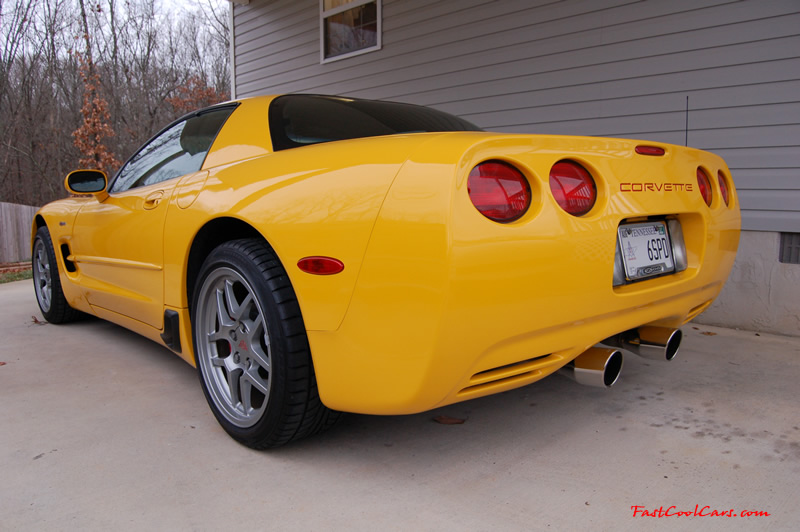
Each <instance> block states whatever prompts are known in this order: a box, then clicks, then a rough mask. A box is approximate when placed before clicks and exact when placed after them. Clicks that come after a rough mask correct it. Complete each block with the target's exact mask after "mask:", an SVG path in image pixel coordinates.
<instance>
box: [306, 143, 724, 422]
mask: <svg viewBox="0 0 800 532" xmlns="http://www.w3.org/2000/svg"><path fill="white" fill-rule="evenodd" d="M456 154H458V156H457V157H456V156H455V155H456ZM443 161H455V162H453V163H447V162H443ZM739 226H740V218H739V207H738V198H737V196H736V191H735V188H734V186H733V181H732V179H731V175H730V171H729V169H728V168H727V166H726V164H725V162H724V161H723V160H722V159H721V158H720V157H718V156H716V155H714V154H711V153H708V152H704V151H701V150H696V149H691V148H684V147H680V146H673V145H668V144H660V143H649V142H642V141H633V140H621V139H605V138H594V137H559V136H533V135H501V134H485V133H450V134H446V135H439V136H437V137H435V138H433V139H432V140H431V141H430V142H429V143H428V144H427V145H426V147H425V149H421V150H419V151H418V153H416V154H415V155H414V157H412V158H411V159H410V160H409V162H408V163H407V164H406V165H405V166H404V168H403V170H401V172H400V174H398V176H397V178H396V179H395V182H394V184H393V186H392V189H391V190H390V191H389V194H388V195H387V198H386V200H385V201H384V205H383V207H382V209H381V214H380V216H379V218H378V220H377V222H376V225H375V228H374V230H373V235H372V237H371V240H370V245H369V247H368V249H367V253H366V256H365V258H364V262H363V264H362V268H361V272H360V274H359V281H358V283H357V286H356V290H355V292H354V294H353V298H352V301H351V303H350V307H349V309H348V313H347V316H346V317H345V320H344V322H343V323H342V326H341V327H340V328H339V330H338V331H334V332H326V333H323V332H319V333H310V335H309V338H310V340H311V342H312V350H313V348H314V344H317V346H318V347H319V350H317V352H319V353H320V357H317V356H316V354H315V366H316V368H317V373H318V375H319V376H320V390H321V394H322V397H323V400H324V401H325V402H326V404H328V406H330V407H332V408H337V409H341V410H352V411H360V412H368V413H410V412H415V411H422V410H426V409H430V408H433V407H436V406H441V405H445V404H449V403H452V402H457V401H462V400H466V399H471V398H474V397H480V396H483V395H488V394H492V393H498V392H501V391H505V390H508V389H512V388H515V387H518V386H522V385H525V384H528V383H531V382H534V381H536V380H539V379H541V378H543V377H545V376H547V375H549V374H551V373H553V372H555V371H556V370H558V369H560V368H562V367H563V366H565V365H567V364H569V363H571V361H573V360H574V359H575V358H576V357H578V356H579V355H581V354H582V353H584V352H586V350H587V349H590V348H592V346H594V345H595V344H598V343H600V342H603V341H606V343H609V344H613V343H614V342H615V341H618V342H623V341H624V340H625V338H626V335H627V337H631V338H632V337H633V336H636V331H652V330H655V331H662V330H663V331H670V330H672V329H675V328H677V327H680V326H681V325H682V324H684V323H686V322H687V321H689V320H691V319H692V318H694V317H695V316H696V315H698V314H699V313H700V312H702V311H703V310H704V309H705V308H707V307H708V305H710V304H711V302H712V301H713V299H714V298H715V297H716V296H717V295H718V294H719V292H720V290H721V288H722V285H723V283H724V281H725V279H726V278H727V276H728V273H729V272H730V269H731V267H732V265H733V261H734V258H735V254H736V249H737V246H738V240H739ZM634 341H635V340H634ZM376 347H377V349H376ZM326 353H339V355H338V356H335V357H330V356H328V355H327V354H326ZM318 358H319V360H318ZM334 366H335V367H334ZM333 374H335V376H336V379H335V381H336V382H333V381H334V379H330V378H326V377H327V376H328V375H333ZM365 405H366V406H365Z"/></svg>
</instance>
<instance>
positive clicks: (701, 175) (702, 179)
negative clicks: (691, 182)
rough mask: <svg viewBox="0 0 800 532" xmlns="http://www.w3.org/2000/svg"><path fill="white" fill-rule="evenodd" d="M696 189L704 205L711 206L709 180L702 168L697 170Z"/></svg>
mask: <svg viewBox="0 0 800 532" xmlns="http://www.w3.org/2000/svg"><path fill="white" fill-rule="evenodd" d="M697 188H698V189H700V194H701V195H702V196H703V200H704V201H705V202H706V205H708V206H709V207H710V206H711V180H710V179H709V178H708V175H707V174H706V172H705V170H703V169H702V168H698V169H697Z"/></svg>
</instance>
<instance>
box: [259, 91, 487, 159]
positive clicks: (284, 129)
mask: <svg viewBox="0 0 800 532" xmlns="http://www.w3.org/2000/svg"><path fill="white" fill-rule="evenodd" d="M269 124H270V134H271V135H272V147H273V149H274V150H275V151H279V150H286V149H289V148H297V147H300V146H307V145H309V144H318V143H320V142H331V141H334V140H347V139H357V138H362V137H376V136H379V135H397V134H400V133H425V132H438V131H481V129H480V128H479V127H478V126H476V125H475V124H472V123H470V122H467V121H466V120H463V119H461V118H458V117H457V116H453V115H451V114H447V113H444V112H442V111H437V110H435V109H430V108H428V107H421V106H418V105H411V104H406V103H395V102H381V101H375V100H355V99H352V98H340V97H336V96H315V95H307V94H289V95H286V96H280V97H278V98H275V99H274V100H273V101H272V103H271V104H270V109H269Z"/></svg>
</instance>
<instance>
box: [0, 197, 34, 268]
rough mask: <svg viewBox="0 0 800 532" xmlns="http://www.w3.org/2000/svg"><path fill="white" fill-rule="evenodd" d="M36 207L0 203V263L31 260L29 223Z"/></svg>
mask: <svg viewBox="0 0 800 532" xmlns="http://www.w3.org/2000/svg"><path fill="white" fill-rule="evenodd" d="M37 210H38V207H31V206H29V205H17V204H15V203H3V202H0V263H2V262H20V261H23V260H27V259H29V258H31V223H32V222H33V216H34V214H36V211H37Z"/></svg>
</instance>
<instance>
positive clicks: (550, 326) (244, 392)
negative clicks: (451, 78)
mask: <svg viewBox="0 0 800 532" xmlns="http://www.w3.org/2000/svg"><path fill="white" fill-rule="evenodd" d="M65 185H66V188H67V190H68V191H69V192H70V193H71V197H69V198H67V199H64V200H60V201H56V202H53V203H50V204H48V205H46V206H45V207H43V208H42V209H41V210H40V211H39V212H38V214H37V215H36V217H35V220H34V222H33V236H32V249H33V254H32V256H33V271H34V285H35V291H36V296H37V300H38V303H39V306H40V308H41V310H42V313H43V314H44V317H45V318H46V319H47V320H48V321H50V322H53V323H61V322H66V321H70V320H72V319H74V318H76V317H77V316H79V315H80V313H82V312H83V313H88V314H92V315H95V316H99V317H100V318H103V319H106V320H109V321H112V322H114V323H117V324H119V325H122V326H124V327H127V328H129V329H132V330H134V331H136V332H138V333H140V334H142V335H144V336H146V337H148V338H151V339H152V340H154V341H156V342H158V343H161V344H163V345H166V346H167V347H169V348H170V349H172V350H173V351H174V352H176V353H177V354H179V355H180V356H181V357H183V358H184V359H185V360H186V361H187V362H189V363H190V364H192V365H195V366H196V367H197V368H198V373H199V376H200V380H201V383H202V386H203V391H204V392H205V395H206V398H207V399H208V403H209V405H210V406H211V409H212V411H213V412H214V415H215V416H216V417H217V419H218V420H219V422H220V424H221V425H222V426H223V427H224V428H225V430H226V431H227V432H228V433H229V434H230V435H231V436H232V437H233V438H235V439H236V440H238V441H240V442H242V443H244V444H245V445H248V446H251V447H254V448H265V447H271V446H276V445H281V444H284V443H287V442H289V441H292V440H294V439H297V438H301V437H304V436H307V435H310V434H313V433H315V432H317V431H319V430H321V429H324V428H325V427H327V426H329V425H330V424H332V423H333V422H334V421H335V420H336V418H337V417H338V415H339V412H340V411H345V412H360V413H368V414H408V413H414V412H421V411H424V410H428V409H432V408H435V407H439V406H442V405H447V404H450V403H454V402H457V401H463V400H466V399H472V398H475V397H481V396H484V395H488V394H493V393H498V392H502V391H505V390H509V389H512V388H516V387H519V386H524V385H526V384H529V383H532V382H534V381H537V380H539V379H542V378H543V377H546V376H547V375H550V374H552V373H554V372H556V371H557V370H561V371H562V372H564V373H566V374H568V375H571V376H572V377H574V378H575V379H576V380H578V381H579V382H582V383H586V384H594V385H598V386H610V385H611V384H613V383H614V381H615V380H616V379H617V375H618V374H619V371H620V369H621V366H622V355H621V353H620V351H619V350H617V349H616V347H620V348H622V349H625V350H628V351H631V352H634V353H637V354H640V355H642V356H648V357H654V358H660V359H664V360H669V359H671V358H672V357H674V356H675V353H676V352H677V349H678V345H679V344H680V339H681V333H680V330H679V329H678V328H679V327H680V326H681V325H682V324H684V323H686V322H687V321H689V320H691V319H692V318H694V317H695V316H697V315H698V314H699V313H701V312H702V311H703V310H704V309H705V308H706V307H708V305H710V304H711V302H712V300H713V299H714V298H715V297H716V296H717V294H719V292H720V289H721V288H722V285H723V283H724V281H725V279H726V278H727V276H728V273H729V272H730V269H731V266H732V265H733V261H734V257H735V255H736V249H737V246H738V241H739V226H740V218H739V208H738V202H737V196H736V191H735V189H734V186H733V181H732V180H731V176H730V171H729V170H728V168H727V166H726V164H725V162H724V161H723V160H722V159H721V158H720V157H718V156H716V155H713V154H711V153H707V152H703V151H700V150H696V149H691V148H684V147H680V146H673V145H669V144H663V143H657V142H644V141H635V140H622V139H611V138H596V137H565V136H548V135H517V134H513V135H512V134H502V133H488V132H484V131H481V130H480V129H479V128H477V127H475V126H474V125H472V124H470V123H469V122H466V121H464V120H462V119H460V118H457V117H454V116H451V115H448V114H446V113H443V112H440V111H436V110H433V109H428V108H424V107H418V106H413V105H407V104H399V103H389V102H378V101H369V100H356V99H350V98H341V97H328V96H315V95H285V96H279V97H274V96H269V97H257V98H251V99H244V100H240V101H235V102H228V103H225V104H221V105H217V106H214V107H211V108H208V109H204V110H202V111H198V112H196V113H193V114H191V115H189V116H186V117H184V118H182V119H180V120H178V121H176V122H174V123H173V124H171V125H169V126H168V127H167V128H165V129H164V130H163V131H161V132H160V133H158V134H157V135H156V136H155V137H153V139H151V140H150V141H149V142H147V143H146V144H145V145H144V147H142V148H141V149H140V150H139V151H138V152H137V153H136V154H135V155H133V157H131V158H130V159H129V160H128V161H127V162H126V163H125V165H123V167H122V168H121V169H120V171H119V172H117V174H116V176H114V178H113V179H111V180H110V181H109V180H108V179H107V178H106V176H105V174H103V173H102V172H99V171H96V170H78V171H76V172H73V173H71V174H70V175H69V176H67V178H66V182H65ZM598 344H605V346H606V347H602V346H599V345H598Z"/></svg>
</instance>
